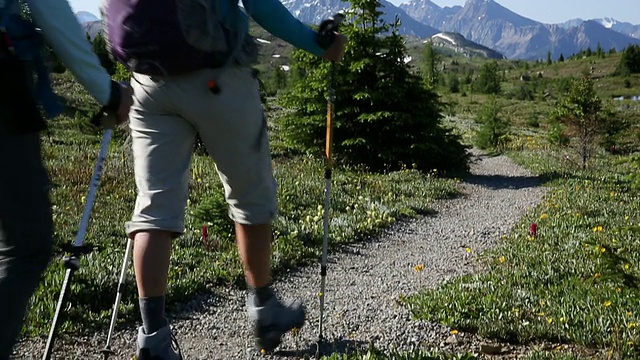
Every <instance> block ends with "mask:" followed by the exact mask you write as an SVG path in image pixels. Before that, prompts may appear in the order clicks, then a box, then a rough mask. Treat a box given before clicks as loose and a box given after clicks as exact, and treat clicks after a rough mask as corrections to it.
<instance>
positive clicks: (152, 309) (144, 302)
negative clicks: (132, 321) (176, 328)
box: [138, 296, 167, 334]
mask: <svg viewBox="0 0 640 360" xmlns="http://www.w3.org/2000/svg"><path fill="white" fill-rule="evenodd" d="M138 302H139V303H140V314H141V315H142V326H144V332H145V333H146V334H152V333H154V332H156V331H158V330H160V329H161V328H163V327H165V326H167V319H166V318H165V317H164V296H154V297H141V298H139V299H138Z"/></svg>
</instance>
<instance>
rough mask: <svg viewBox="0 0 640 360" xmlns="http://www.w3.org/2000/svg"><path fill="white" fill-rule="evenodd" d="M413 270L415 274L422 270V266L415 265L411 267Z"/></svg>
mask: <svg viewBox="0 0 640 360" xmlns="http://www.w3.org/2000/svg"><path fill="white" fill-rule="evenodd" d="M413 270H415V271H416V272H420V271H422V270H424V265H423V264H419V265H416V266H414V267H413Z"/></svg>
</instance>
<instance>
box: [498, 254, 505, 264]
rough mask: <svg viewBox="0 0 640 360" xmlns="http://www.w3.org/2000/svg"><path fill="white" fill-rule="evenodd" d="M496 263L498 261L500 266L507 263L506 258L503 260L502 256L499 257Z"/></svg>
mask: <svg viewBox="0 0 640 360" xmlns="http://www.w3.org/2000/svg"><path fill="white" fill-rule="evenodd" d="M498 261H500V263H501V264H502V263H504V262H505V261H507V258H505V257H504V256H500V257H499V258H498Z"/></svg>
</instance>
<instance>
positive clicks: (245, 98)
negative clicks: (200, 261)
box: [125, 67, 277, 236]
mask: <svg viewBox="0 0 640 360" xmlns="http://www.w3.org/2000/svg"><path fill="white" fill-rule="evenodd" d="M214 78H215V79H217V84H218V86H219V88H220V92H219V93H218V94H213V93H212V92H211V90H210V89H209V87H208V84H209V81H210V80H212V79H214ZM131 85H132V87H133V90H134V104H133V106H132V108H131V112H130V128H131V137H132V141H133V144H132V149H133V158H134V169H135V181H136V186H137V190H138V193H137V199H136V203H135V208H134V212H133V216H132V218H131V221H129V222H127V223H126V224H125V229H126V232H127V234H129V235H130V236H131V235H132V234H134V233H135V232H138V231H140V230H154V229H155V230H165V231H170V232H173V233H175V235H180V234H182V233H183V232H184V216H185V208H186V204H187V197H188V184H189V167H190V161H191V155H192V152H193V146H194V142H195V138H196V134H200V137H201V138H202V141H203V143H204V145H205V146H206V148H207V151H208V152H209V154H210V156H211V157H212V158H213V161H215V164H216V169H217V171H218V176H219V177H220V179H221V180H222V183H223V185H224V192H225V198H226V201H227V203H228V205H229V216H230V217H231V219H232V220H233V221H235V222H237V223H241V224H267V223H270V222H271V220H273V218H274V217H275V216H276V213H277V203H276V182H275V179H274V178H273V171H272V165H271V155H270V152H269V141H268V138H267V129H266V126H267V125H266V121H265V118H264V113H263V111H262V104H261V102H260V94H259V87H258V82H257V80H256V79H255V77H254V76H253V74H252V70H251V69H250V68H248V67H231V68H227V69H225V70H224V71H222V72H220V70H219V69H205V70H200V71H197V72H194V73H190V74H187V75H183V76H177V77H150V76H145V75H140V74H135V75H134V78H133V79H132V80H131Z"/></svg>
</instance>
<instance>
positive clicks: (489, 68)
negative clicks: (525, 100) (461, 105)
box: [474, 61, 502, 94]
mask: <svg viewBox="0 0 640 360" xmlns="http://www.w3.org/2000/svg"><path fill="white" fill-rule="evenodd" d="M474 84H475V89H476V91H478V92H481V93H483V94H499V93H500V91H501V90H502V88H501V85H500V74H499V72H498V62H497V61H491V62H488V63H485V64H484V65H482V68H481V69H480V75H479V76H478V79H477V80H476V81H475V83H474Z"/></svg>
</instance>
